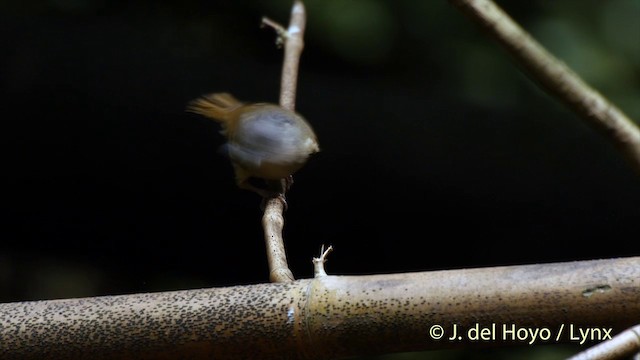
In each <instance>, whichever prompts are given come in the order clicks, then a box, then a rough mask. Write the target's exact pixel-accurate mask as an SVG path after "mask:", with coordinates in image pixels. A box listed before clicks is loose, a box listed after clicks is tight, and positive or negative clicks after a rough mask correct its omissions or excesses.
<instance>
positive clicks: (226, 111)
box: [187, 93, 242, 122]
mask: <svg viewBox="0 0 640 360" xmlns="http://www.w3.org/2000/svg"><path fill="white" fill-rule="evenodd" d="M240 106H242V103H241V102H240V101H239V100H238V99H236V98H234V97H233V96H232V95H231V94H229V93H214V94H207V95H203V96H202V97H199V98H197V99H195V100H192V101H191V102H189V105H187V111H189V112H192V113H196V114H200V115H203V116H206V117H208V118H210V119H213V120H216V121H218V122H226V121H228V120H229V115H230V114H231V112H233V111H234V110H235V109H237V108H238V107H240Z"/></svg>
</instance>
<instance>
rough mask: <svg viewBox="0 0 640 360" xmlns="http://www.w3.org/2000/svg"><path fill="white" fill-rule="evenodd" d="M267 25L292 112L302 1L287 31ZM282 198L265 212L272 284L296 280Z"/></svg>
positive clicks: (283, 97) (284, 99)
mask: <svg viewBox="0 0 640 360" xmlns="http://www.w3.org/2000/svg"><path fill="white" fill-rule="evenodd" d="M262 23H263V24H264V25H267V26H270V27H272V28H274V29H275V30H276V32H277V34H278V39H279V40H280V41H279V42H283V43H284V60H283V65H282V80H281V84H280V106H282V107H283V108H285V109H288V110H291V111H293V110H294V109H295V101H296V87H297V80H298V64H299V62H300V54H301V53H302V48H303V46H304V42H303V36H304V29H305V24H306V15H305V9H304V5H303V4H302V2H301V1H295V2H294V4H293V7H292V9H291V20H290V22H289V28H288V29H287V30H285V29H284V28H283V27H282V26H280V25H279V24H277V23H276V22H274V21H272V20H269V19H267V18H264V19H263V20H262ZM274 184H275V185H276V188H275V189H274V190H275V192H277V193H280V194H282V195H283V197H284V193H285V192H286V190H287V189H286V188H287V187H286V186H285V185H284V184H285V182H284V181H279V182H275V183H274ZM283 201H284V200H283V198H278V197H275V198H271V199H267V200H266V202H265V210H264V214H263V216H262V225H263V229H264V238H265V242H266V247H267V258H268V262H269V270H270V273H269V279H270V280H271V281H272V282H290V281H293V280H294V277H293V274H292V273H291V270H289V267H288V265H287V258H286V253H285V247H284V239H283V237H282V229H283V227H284V217H283V215H282V213H283V211H284V207H285V203H284V202H283Z"/></svg>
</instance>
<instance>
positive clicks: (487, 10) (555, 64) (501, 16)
mask: <svg viewBox="0 0 640 360" xmlns="http://www.w3.org/2000/svg"><path fill="white" fill-rule="evenodd" d="M450 1H451V2H452V3H453V4H454V5H456V6H457V7H458V8H460V9H461V10H462V11H463V12H465V13H466V14H467V15H469V16H470V17H471V18H472V19H473V20H475V21H476V22H478V23H479V24H480V25H482V26H483V27H484V28H485V29H486V30H487V32H488V33H489V34H490V35H491V36H492V37H494V38H495V39H496V40H497V41H498V42H499V43H500V44H501V45H502V46H503V47H504V48H505V49H507V50H508V51H509V52H510V53H511V55H512V56H513V57H514V59H515V60H516V62H517V63H518V64H519V65H520V66H521V67H522V68H523V69H524V70H525V72H526V73H527V74H528V75H529V76H530V77H532V78H533V79H534V80H536V81H537V82H538V83H539V84H540V85H541V86H542V87H544V88H545V89H546V90H548V91H549V92H550V93H551V94H552V95H554V96H555V97H556V98H558V99H559V100H561V101H562V102H564V103H565V104H566V105H568V106H569V107H570V108H571V109H572V110H573V111H574V112H575V113H577V114H578V115H579V116H581V117H582V118H583V119H585V120H586V121H587V122H588V123H590V124H591V125H593V126H594V127H595V128H596V129H598V130H600V131H602V132H603V133H604V134H605V135H606V136H607V137H608V138H609V139H610V140H611V141H612V142H613V143H614V144H615V145H616V146H617V147H618V148H619V149H620V150H621V151H622V152H623V153H624V154H625V155H626V157H627V158H628V159H629V160H631V162H632V164H633V165H634V167H635V168H636V170H638V171H640V129H638V126H637V125H636V124H635V123H634V122H633V121H632V120H631V119H629V118H628V117H627V116H626V115H625V114H624V113H623V112H622V111H621V110H619V109H618V108H617V107H615V106H614V105H613V104H611V103H610V102H609V101H608V100H607V99H605V98H604V97H603V96H602V95H600V93H598V92H597V91H596V90H594V89H593V88H591V87H590V86H589V85H588V84H587V83H585V82H584V81H583V80H582V79H581V78H580V77H579V76H578V75H577V74H576V73H574V72H573V71H572V70H571V69H569V68H568V67H567V66H566V65H565V64H563V63H562V62H561V61H560V60H558V59H557V58H555V57H554V56H553V55H552V54H550V53H549V52H548V51H547V50H546V49H545V48H544V47H542V45H540V44H539V43H538V42H536V41H535V40H534V39H533V38H532V37H531V36H530V35H529V34H528V33H527V32H526V31H524V30H523V29H522V28H521V27H520V26H519V25H518V24H517V23H515V22H514V21H513V20H512V19H511V18H510V17H509V16H508V15H507V14H505V13H504V12H503V11H502V9H500V8H499V7H498V6H497V5H496V4H494V3H493V2H492V1H491V0H450Z"/></svg>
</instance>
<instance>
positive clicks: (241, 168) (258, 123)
mask: <svg viewBox="0 0 640 360" xmlns="http://www.w3.org/2000/svg"><path fill="white" fill-rule="evenodd" d="M187 111H190V112H193V113H196V114H200V115H203V116H205V117H207V118H210V119H213V120H215V121H217V122H219V123H220V124H221V125H222V131H221V133H222V134H223V135H224V136H225V137H226V138H227V140H228V142H227V150H228V154H229V158H230V160H231V163H232V165H233V169H234V171H235V176H236V183H237V184H238V187H240V188H242V189H247V190H251V191H255V192H256V193H258V194H260V195H261V196H262V197H265V198H266V197H271V196H274V195H280V196H282V194H274V191H273V190H269V189H261V188H258V187H256V186H254V185H253V184H251V183H250V182H249V179H250V178H261V179H265V180H267V181H271V180H278V181H280V180H281V179H285V180H286V187H288V186H289V185H290V184H291V181H292V180H291V179H292V177H291V175H292V174H293V173H294V172H296V171H297V170H299V169H300V168H301V167H302V165H304V164H305V162H306V161H307V158H308V157H309V155H311V154H313V153H315V152H318V151H320V148H319V146H318V140H317V138H316V134H315V133H314V132H313V129H312V128H311V126H310V125H309V123H307V121H306V120H305V119H304V118H303V117H302V116H300V115H298V114H297V113H295V112H293V111H289V110H286V109H283V108H281V107H280V106H278V105H274V104H267V103H257V104H245V103H242V102H240V101H239V100H237V99H236V98H234V97H233V96H231V95H230V94H228V93H214V94H208V95H204V96H202V97H200V98H198V99H195V100H193V101H191V102H190V103H189V105H188V107H187ZM285 204H286V203H285Z"/></svg>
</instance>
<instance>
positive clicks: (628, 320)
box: [0, 257, 640, 360]
mask: <svg viewBox="0 0 640 360" xmlns="http://www.w3.org/2000/svg"><path fill="white" fill-rule="evenodd" d="M639 265H640V257H631V258H620V259H609V260H591V261H574V262H566V263H552V264H537V265H518V266H503V267H487V268H477V269H459V270H444V271H432V272H422V273H405V274H387V275H372V276H331V275H329V276H320V277H316V278H313V279H304V280H297V281H294V282H290V283H285V284H282V283H267V284H257V285H249V286H234V287H228V288H217V289H198V290H185V291H171V292H160V293H148V294H132V295H119V296H104V297H94V298H84V299H66V300H50V301H35V302H18V303H8V304H0V358H1V359H42V360H46V359H56V360H64V359H78V360H82V359H328V358H342V357H348V356H356V355H360V356H362V355H366V354H383V353H392V352H402V351H422V350H429V349H446V348H463V347H469V346H482V347H496V346H504V345H520V346H527V347H530V346H531V345H539V344H550V343H551V344H555V343H577V342H578V341H579V340H576V339H572V336H571V333H569V330H570V326H572V327H573V332H574V333H573V334H574V335H575V334H577V333H578V329H591V328H592V327H594V326H598V327H601V328H602V329H607V330H608V331H610V333H611V335H615V334H616V333H618V332H620V331H623V330H625V329H627V328H629V327H631V326H633V325H634V324H635V322H637V319H639V318H640V282H639V281H638V279H640V266H639ZM493 324H495V329H496V330H495V332H494V334H495V337H494V338H489V337H487V338H486V339H484V340H483V339H475V340H474V339H472V338H470V336H471V335H474V334H476V335H479V334H480V333H479V332H477V331H476V332H475V333H473V329H474V328H476V327H477V328H478V329H486V328H491V327H492V326H493ZM454 329H455V330H454ZM519 329H523V330H522V331H519ZM527 329H529V330H532V331H533V330H538V331H540V330H541V329H548V331H549V334H548V335H549V337H548V338H547V340H543V339H541V338H540V337H538V338H537V339H533V338H532V337H531V336H527V337H526V338H525V339H524V340H520V339H518V338H517V337H516V334H517V333H518V334H520V335H519V336H523V334H527V333H528V334H530V333H529V332H528V330H527ZM562 329H563V330H562ZM470 330H471V331H472V332H469V331H470ZM454 331H456V333H455V334H454ZM542 331H543V333H544V334H545V336H546V332H545V330H542Z"/></svg>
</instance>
